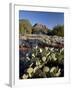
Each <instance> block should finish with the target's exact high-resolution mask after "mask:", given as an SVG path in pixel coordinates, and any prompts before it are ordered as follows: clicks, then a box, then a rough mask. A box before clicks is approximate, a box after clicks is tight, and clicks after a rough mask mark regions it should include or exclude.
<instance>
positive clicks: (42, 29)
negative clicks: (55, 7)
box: [32, 23, 48, 34]
mask: <svg viewBox="0 0 72 90" xmlns="http://www.w3.org/2000/svg"><path fill="white" fill-rule="evenodd" d="M47 32H48V27H46V25H43V24H40V23H36V24H34V25H33V27H32V33H33V34H47Z"/></svg>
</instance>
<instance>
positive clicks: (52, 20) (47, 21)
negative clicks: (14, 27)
mask: <svg viewBox="0 0 72 90" xmlns="http://www.w3.org/2000/svg"><path fill="white" fill-rule="evenodd" d="M19 19H28V20H29V21H30V22H31V24H32V25H34V24H35V23H41V24H44V25H46V26H47V27H48V28H49V29H52V28H53V27H54V26H55V25H57V24H61V25H62V24H64V13H61V12H40V11H24V10H20V11H19Z"/></svg>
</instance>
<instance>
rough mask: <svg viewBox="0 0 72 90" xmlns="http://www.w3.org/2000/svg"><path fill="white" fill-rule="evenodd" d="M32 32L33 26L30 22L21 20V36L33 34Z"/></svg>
mask: <svg viewBox="0 0 72 90" xmlns="http://www.w3.org/2000/svg"><path fill="white" fill-rule="evenodd" d="M31 32H32V25H31V23H30V21H29V20H26V19H22V20H19V33H20V34H26V33H27V34H31Z"/></svg>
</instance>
